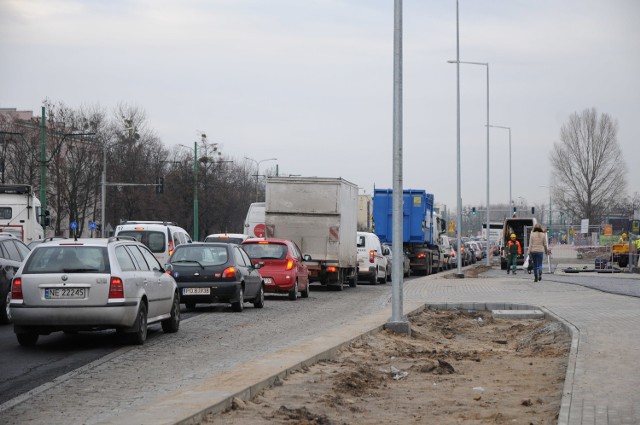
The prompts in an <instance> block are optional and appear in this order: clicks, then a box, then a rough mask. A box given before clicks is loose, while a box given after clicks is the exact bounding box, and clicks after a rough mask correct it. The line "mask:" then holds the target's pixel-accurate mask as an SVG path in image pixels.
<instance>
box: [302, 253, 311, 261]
mask: <svg viewBox="0 0 640 425" xmlns="http://www.w3.org/2000/svg"><path fill="white" fill-rule="evenodd" d="M302 259H303V260H304V261H311V256H310V255H309V254H304V255H303V256H302Z"/></svg>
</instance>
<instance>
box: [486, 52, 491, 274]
mask: <svg viewBox="0 0 640 425" xmlns="http://www.w3.org/2000/svg"><path fill="white" fill-rule="evenodd" d="M489 123H490V121H489V64H488V63H487V266H490V265H491V232H490V230H491V223H490V221H489V217H490V214H489V211H490V206H489V181H490V178H489Z"/></svg>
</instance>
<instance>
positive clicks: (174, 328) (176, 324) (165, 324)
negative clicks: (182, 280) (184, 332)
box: [161, 294, 180, 334]
mask: <svg viewBox="0 0 640 425" xmlns="http://www.w3.org/2000/svg"><path fill="white" fill-rule="evenodd" d="M161 324H162V331H163V332H164V333H168V334H172V333H175V332H178V329H179V328H180V300H179V299H178V295H177V294H176V295H174V296H173V302H172V303H171V317H169V318H168V319H165V320H163V321H162V322H161Z"/></svg>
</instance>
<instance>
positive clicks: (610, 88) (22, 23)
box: [0, 0, 640, 208]
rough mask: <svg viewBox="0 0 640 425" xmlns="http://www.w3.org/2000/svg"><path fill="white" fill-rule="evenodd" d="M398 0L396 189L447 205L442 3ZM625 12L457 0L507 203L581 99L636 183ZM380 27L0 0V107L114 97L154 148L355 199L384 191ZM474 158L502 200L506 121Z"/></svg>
mask: <svg viewBox="0 0 640 425" xmlns="http://www.w3.org/2000/svg"><path fill="white" fill-rule="evenodd" d="M403 4H404V187H405V188H414V189H426V190H427V191H429V192H431V193H434V195H435V198H436V202H444V203H446V204H447V205H448V207H449V208H455V206H456V104H455V95H456V92H455V87H456V86H455V84H456V73H455V65H452V64H447V60H453V59H455V53H456V52H455V0H449V1H442V0H441V1H426V0H404V2H403ZM639 19H640V2H638V1H637V0H606V1H605V0H563V1H558V0H529V1H524V0H460V51H461V53H460V55H461V60H463V61H477V62H489V63H490V77H491V81H490V83H491V111H490V113H491V123H492V124H493V125H501V126H508V127H511V128H512V155H513V181H512V184H513V198H514V200H515V201H516V202H521V201H522V200H521V199H519V198H520V197H522V198H523V199H525V200H526V201H527V202H528V203H529V204H532V203H542V202H548V198H549V193H548V189H546V188H540V187H539V185H549V184H550V180H549V174H550V172H549V161H548V155H549V152H550V149H551V146H552V144H553V142H554V141H557V140H558V137H559V131H560V126H561V125H562V124H563V123H564V122H566V121H567V119H568V117H569V115H570V114H571V113H573V112H576V111H582V110H583V109H585V108H591V107H595V108H596V109H597V110H598V111H599V112H606V113H609V114H610V115H611V116H612V117H614V118H615V119H616V120H617V121H618V124H619V133H618V136H619V142H620V145H621V147H622V150H623V153H624V154H625V156H626V157H627V158H628V160H627V167H628V169H629V174H628V182H629V186H630V192H634V191H640V166H638V158H640V144H639V143H638V140H637V139H638V136H639V135H640V100H639V99H640V83H639V81H640V25H638V24H637V21H638V20H639ZM392 36H393V0H387V1H382V0H269V1H266V0H199V1H195V0H185V1H177V0H112V1H106V0H105V1H97V0H0V55H1V56H0V57H1V58H2V67H1V68H0V76H1V78H0V107H15V108H18V109H21V110H25V109H26V110H33V111H34V113H36V114H39V113H40V107H41V105H42V100H43V99H45V98H49V99H51V100H53V101H56V102H57V101H62V102H64V103H65V104H67V105H68V106H72V107H79V106H81V105H83V104H84V105H92V104H99V105H101V106H104V107H107V108H109V109H112V108H114V107H115V106H116V105H117V104H118V103H121V102H123V103H127V104H130V105H135V106H139V107H141V108H143V109H144V110H145V111H146V112H147V115H148V118H149V124H150V126H151V127H152V128H153V129H155V131H156V132H157V134H158V135H159V136H160V138H161V139H162V141H163V143H164V144H165V145H167V146H171V145H175V144H178V143H182V144H191V143H193V142H194V141H195V140H197V135H198V134H199V133H200V131H204V132H206V133H207V135H208V136H209V139H210V140H212V141H216V142H220V143H222V145H223V152H224V153H225V154H226V155H230V156H233V157H235V158H237V159H241V158H242V157H244V156H248V157H251V158H254V159H256V160H261V159H265V158H271V157H277V158H278V165H279V169H280V172H281V173H284V174H288V173H291V174H302V175H311V176H313V175H315V176H323V177H334V176H342V177H344V178H346V179H348V180H350V181H353V182H354V183H356V184H358V185H359V186H360V187H362V188H364V189H366V190H367V192H368V193H371V191H372V190H373V187H374V184H375V186H376V187H379V188H388V187H391V164H392V162H391V153H392V150H391V149H392V148H391V143H392V132H391V129H392V88H393V84H392V71H393V63H392V59H393V58H392V53H393V52H392V47H393V44H392V42H393V40H392ZM485 72H486V71H485V68H484V67H480V66H473V65H462V66H461V96H462V132H461V135H462V137H461V140H462V142H461V146H462V198H463V203H464V204H465V205H478V206H479V205H484V204H485V199H486V133H485V128H484V124H485V120H486V109H485V108H486V86H485V81H486V74H485ZM490 152H491V155H490V160H491V169H492V170H491V202H492V203H494V202H507V200H508V176H509V163H508V132H507V131H505V130H500V129H492V130H491V149H490ZM632 159H634V161H633V162H632ZM266 165H267V163H265V164H263V165H262V167H265V166H266Z"/></svg>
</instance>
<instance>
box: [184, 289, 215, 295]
mask: <svg viewBox="0 0 640 425" xmlns="http://www.w3.org/2000/svg"><path fill="white" fill-rule="evenodd" d="M210 294H211V288H182V295H210Z"/></svg>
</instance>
